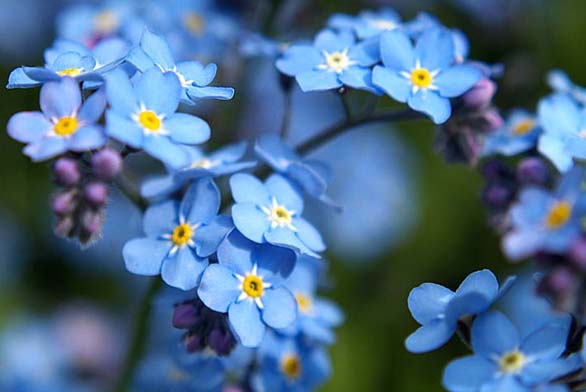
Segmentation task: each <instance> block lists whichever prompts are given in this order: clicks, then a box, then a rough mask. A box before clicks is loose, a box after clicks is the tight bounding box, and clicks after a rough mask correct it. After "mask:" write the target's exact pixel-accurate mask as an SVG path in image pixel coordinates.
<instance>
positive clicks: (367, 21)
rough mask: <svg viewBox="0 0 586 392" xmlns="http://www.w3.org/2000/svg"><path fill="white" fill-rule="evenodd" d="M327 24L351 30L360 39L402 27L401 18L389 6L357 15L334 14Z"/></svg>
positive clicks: (335, 27)
mask: <svg viewBox="0 0 586 392" xmlns="http://www.w3.org/2000/svg"><path fill="white" fill-rule="evenodd" d="M328 26H330V27H332V28H334V29H339V30H344V29H348V30H353V31H354V32H356V35H357V36H358V38H360V39H367V38H372V37H376V36H378V35H380V34H381V33H383V32H384V31H391V30H395V29H398V28H402V26H401V18H400V17H399V15H398V14H397V12H396V11H395V10H394V9H392V8H391V7H383V8H381V9H379V10H378V11H371V10H366V11H362V12H361V13H360V14H359V15H358V16H350V15H344V14H334V15H332V16H331V17H330V19H329V20H328Z"/></svg>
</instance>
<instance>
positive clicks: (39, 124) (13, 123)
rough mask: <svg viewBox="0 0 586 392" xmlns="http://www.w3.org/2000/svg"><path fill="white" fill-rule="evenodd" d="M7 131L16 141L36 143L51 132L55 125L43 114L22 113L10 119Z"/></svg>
mask: <svg viewBox="0 0 586 392" xmlns="http://www.w3.org/2000/svg"><path fill="white" fill-rule="evenodd" d="M6 129H7V131H8V134H9V135H10V137H11V138H13V139H15V140H18V141H19V142H22V143H34V142H36V141H38V140H41V139H42V138H43V136H44V135H45V134H47V133H48V132H50V131H51V130H52V129H53V124H51V122H50V121H49V120H47V118H46V117H45V116H44V115H43V113H41V112H21V113H16V114H15V115H13V116H12V117H10V120H9V121H8V125H7V126H6Z"/></svg>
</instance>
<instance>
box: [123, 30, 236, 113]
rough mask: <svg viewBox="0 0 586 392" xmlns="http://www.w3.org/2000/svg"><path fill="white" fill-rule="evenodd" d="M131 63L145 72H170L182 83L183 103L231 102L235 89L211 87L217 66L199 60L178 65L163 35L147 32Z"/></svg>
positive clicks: (129, 57)
mask: <svg viewBox="0 0 586 392" xmlns="http://www.w3.org/2000/svg"><path fill="white" fill-rule="evenodd" d="M128 62H130V63H131V64H132V65H134V66H135V67H136V68H138V69H139V70H140V71H141V72H145V71H147V70H149V69H151V68H158V69H159V70H160V71H162V72H171V73H173V74H175V75H176V76H177V78H178V79H179V82H180V83H181V100H182V101H183V102H186V103H189V104H193V103H195V102H196V101H197V100H198V99H204V98H205V99H210V98H211V99H224V100H225V99H232V97H233V96H234V89H233V88H230V87H213V86H208V85H209V84H210V83H211V82H212V80H214V77H215V76H216V71H217V67H216V65H215V64H208V65H207V66H205V67H204V66H203V65H202V64H200V63H199V62H197V61H183V62H180V63H175V60H174V59H173V55H172V53H171V48H170V47H169V45H168V44H167V42H166V41H165V40H164V39H163V38H162V37H160V36H158V35H156V34H153V33H151V32H150V31H148V30H145V31H144V33H143V35H142V38H141V40H140V46H139V47H137V48H135V49H133V50H132V51H131V52H130V54H129V56H128Z"/></svg>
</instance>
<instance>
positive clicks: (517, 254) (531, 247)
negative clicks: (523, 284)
mask: <svg viewBox="0 0 586 392" xmlns="http://www.w3.org/2000/svg"><path fill="white" fill-rule="evenodd" d="M542 245H543V233H542V232H540V231H536V230H531V229H529V230H512V231H510V232H509V233H508V234H507V235H506V236H505V237H504V238H503V241H502V248H503V252H504V253H505V254H506V255H507V257H508V258H510V259H511V260H521V259H524V258H526V257H529V256H531V255H533V254H534V253H535V252H537V251H538V250H539V249H540V248H541V246H542Z"/></svg>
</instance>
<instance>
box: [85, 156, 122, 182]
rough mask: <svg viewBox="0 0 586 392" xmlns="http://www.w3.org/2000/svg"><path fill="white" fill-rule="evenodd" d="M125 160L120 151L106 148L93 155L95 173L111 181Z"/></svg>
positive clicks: (102, 178)
mask: <svg viewBox="0 0 586 392" xmlns="http://www.w3.org/2000/svg"><path fill="white" fill-rule="evenodd" d="M122 165H123V160H122V157H121V156H120V153H119V152H118V151H115V150H113V149H111V148H105V149H103V150H101V151H98V152H97V153H96V154H95V155H94V156H93V157H92V170H93V172H94V174H95V175H96V176H97V177H98V178H100V179H101V180H104V181H110V180H112V179H113V178H114V177H116V176H117V175H118V173H120V171H121V170H122Z"/></svg>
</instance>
